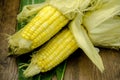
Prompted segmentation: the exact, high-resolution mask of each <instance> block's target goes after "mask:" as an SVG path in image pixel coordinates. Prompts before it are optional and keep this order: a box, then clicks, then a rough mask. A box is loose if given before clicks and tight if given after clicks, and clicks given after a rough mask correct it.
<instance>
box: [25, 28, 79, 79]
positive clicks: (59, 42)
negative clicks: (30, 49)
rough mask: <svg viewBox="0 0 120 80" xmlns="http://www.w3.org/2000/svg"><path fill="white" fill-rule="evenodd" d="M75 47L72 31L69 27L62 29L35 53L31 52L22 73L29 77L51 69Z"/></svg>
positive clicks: (76, 46)
mask: <svg viewBox="0 0 120 80" xmlns="http://www.w3.org/2000/svg"><path fill="white" fill-rule="evenodd" d="M77 48H78V45H77V43H76V41H75V39H74V37H73V35H72V33H71V32H70V31H69V29H67V28H66V29H64V30H63V31H62V32H60V33H59V34H57V35H56V36H55V37H53V38H52V39H51V40H50V41H49V42H48V43H47V44H46V45H44V46H43V47H42V48H41V49H40V50H39V51H38V52H37V53H36V54H33V56H32V60H31V63H30V65H29V67H28V68H27V70H25V72H24V75H25V76H26V77H30V76H33V75H35V74H38V73H40V72H46V71H48V70H50V69H52V68H53V67H55V66H56V65H58V64H60V63H61V62H62V61H63V60H65V59H66V58H67V57H68V56H69V55H70V54H72V53H73V52H74V51H75V50H76V49H77Z"/></svg>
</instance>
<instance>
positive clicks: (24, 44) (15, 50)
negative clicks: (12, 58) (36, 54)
mask: <svg viewBox="0 0 120 80" xmlns="http://www.w3.org/2000/svg"><path fill="white" fill-rule="evenodd" d="M8 44H9V45H8V48H9V55H21V54H23V53H27V52H28V51H29V50H30V45H31V44H32V43H31V41H28V40H26V39H24V38H22V36H21V35H19V32H18V33H17V34H14V35H12V36H10V37H9V38H8Z"/></svg>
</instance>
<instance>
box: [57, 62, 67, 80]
mask: <svg viewBox="0 0 120 80" xmlns="http://www.w3.org/2000/svg"><path fill="white" fill-rule="evenodd" d="M66 61H67V60H66ZM66 61H64V62H62V63H61V64H60V65H58V66H57V68H56V76H57V80H63V78H64V73H65V69H66V64H67V62H66Z"/></svg>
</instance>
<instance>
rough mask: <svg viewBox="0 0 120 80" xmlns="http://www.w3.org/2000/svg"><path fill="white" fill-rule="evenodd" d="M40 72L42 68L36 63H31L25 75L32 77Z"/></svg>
mask: <svg viewBox="0 0 120 80" xmlns="http://www.w3.org/2000/svg"><path fill="white" fill-rule="evenodd" d="M38 73H40V68H39V67H38V66H37V65H36V64H34V63H30V65H29V66H28V68H27V69H26V70H25V71H24V73H23V74H24V76H25V77H26V78H28V77H32V76H34V75H36V74H38Z"/></svg>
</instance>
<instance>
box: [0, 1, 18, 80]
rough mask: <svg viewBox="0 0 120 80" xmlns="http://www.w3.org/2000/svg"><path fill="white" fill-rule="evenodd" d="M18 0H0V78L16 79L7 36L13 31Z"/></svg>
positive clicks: (14, 61) (14, 64)
mask: <svg viewBox="0 0 120 80" xmlns="http://www.w3.org/2000/svg"><path fill="white" fill-rule="evenodd" d="M18 6H19V0H0V80H17V65H16V60H15V58H13V57H7V55H8V47H7V46H8V43H7V37H8V36H9V35H11V34H13V33H14V32H15V26H16V14H17V12H18Z"/></svg>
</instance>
